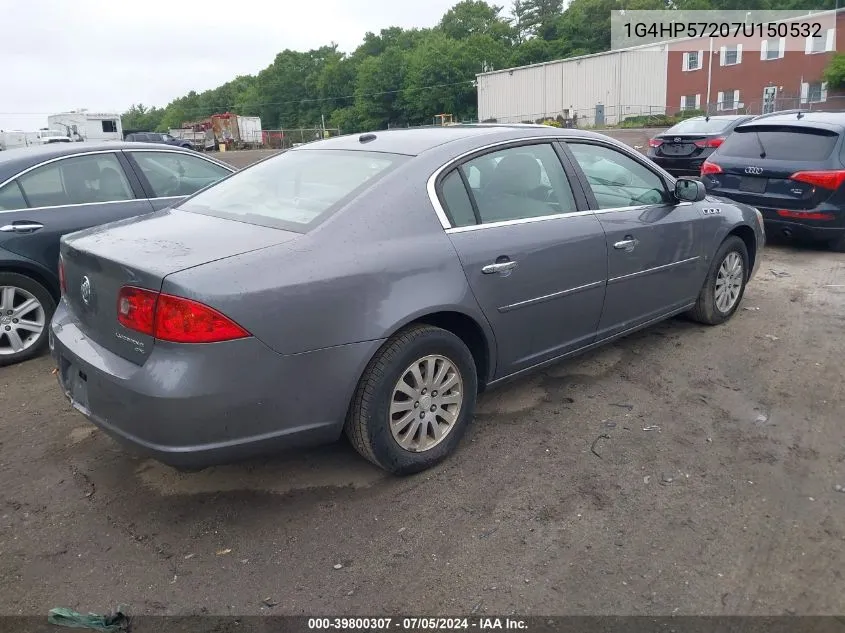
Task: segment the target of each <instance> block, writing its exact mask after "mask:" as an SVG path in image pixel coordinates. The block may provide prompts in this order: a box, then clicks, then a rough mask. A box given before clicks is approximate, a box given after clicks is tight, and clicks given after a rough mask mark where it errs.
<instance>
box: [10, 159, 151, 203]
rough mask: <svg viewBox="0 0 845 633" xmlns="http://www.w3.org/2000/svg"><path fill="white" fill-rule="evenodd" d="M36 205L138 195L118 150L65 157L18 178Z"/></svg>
mask: <svg viewBox="0 0 845 633" xmlns="http://www.w3.org/2000/svg"><path fill="white" fill-rule="evenodd" d="M18 182H19V183H20V186H21V189H22V190H23V192H24V194H25V195H26V198H27V200H29V204H30V206H33V207H53V206H63V205H67V204H96V203H98V202H114V201H118V200H131V199H133V198H134V197H135V196H134V194H133V193H132V187H131V186H130V185H129V181H128V180H127V179H126V174H125V173H124V171H123V167H121V165H120V162H119V161H118V160H117V157H116V156H115V155H114V154H111V153H109V154H91V155H88V156H74V157H73V158H64V159H62V160H57V161H55V162H52V163H48V164H47V165H44V166H43V167H38V168H36V169H33V170H32V171H30V172H27V173H26V174H24V175H23V176H21V177H20V178H18Z"/></svg>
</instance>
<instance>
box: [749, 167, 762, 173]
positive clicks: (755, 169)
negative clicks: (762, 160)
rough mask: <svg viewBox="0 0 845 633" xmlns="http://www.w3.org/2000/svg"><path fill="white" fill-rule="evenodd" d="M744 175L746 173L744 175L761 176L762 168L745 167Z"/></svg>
mask: <svg viewBox="0 0 845 633" xmlns="http://www.w3.org/2000/svg"><path fill="white" fill-rule="evenodd" d="M745 173H746V174H755V175H759V174H762V173H763V168H762V167H746V168H745Z"/></svg>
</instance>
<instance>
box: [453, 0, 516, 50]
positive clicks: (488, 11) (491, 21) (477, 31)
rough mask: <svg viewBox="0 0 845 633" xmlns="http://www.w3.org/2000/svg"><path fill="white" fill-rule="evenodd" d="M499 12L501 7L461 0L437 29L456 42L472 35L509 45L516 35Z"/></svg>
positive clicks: (474, 0)
mask: <svg viewBox="0 0 845 633" xmlns="http://www.w3.org/2000/svg"><path fill="white" fill-rule="evenodd" d="M501 12H502V7H500V6H497V5H492V4H487V3H486V2H483V1H482V0H462V1H461V2H459V3H458V4H456V5H455V6H454V7H452V8H451V9H449V10H448V11H447V12H446V13H445V15H444V16H443V18H442V19H441V20H440V24H439V25H438V28H439V29H440V30H441V31H443V33H444V34H445V35H446V36H448V37H451V38H454V39H456V40H463V39H466V38H468V37H470V36H472V35H489V36H490V37H491V38H493V39H494V40H498V41H501V42H504V43H507V44H510V43H511V42H512V41H513V40H514V39H515V36H516V33H515V31H514V29H513V27H511V25H510V20H507V19H505V18H503V17H501V16H500V14H501Z"/></svg>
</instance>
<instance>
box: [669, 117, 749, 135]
mask: <svg viewBox="0 0 845 633" xmlns="http://www.w3.org/2000/svg"><path fill="white" fill-rule="evenodd" d="M734 120H735V119H710V120H709V121H708V120H706V119H687V120H686V121H681V122H680V123H678V124H677V125H675V126H673V127H670V128H669V129H668V130H666V131H665V132H664V133H663V134H664V135H670V134H718V133H719V132H721V131H722V130H726V129H727V128H728V126H729V125H730V124H731V123H733V122H734Z"/></svg>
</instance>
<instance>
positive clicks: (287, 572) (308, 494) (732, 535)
mask: <svg viewBox="0 0 845 633" xmlns="http://www.w3.org/2000/svg"><path fill="white" fill-rule="evenodd" d="M629 134H630V133H629ZM641 136H642V137H643V139H645V138H647V137H648V136H647V134H645V133H641ZM626 140H629V139H626ZM629 142H632V143H634V144H639V143H638V142H637V141H636V140H629ZM244 154H245V153H244ZM251 154H252V155H253V157H254V153H251ZM235 156H236V154H234V153H233V154H231V155H227V156H225V158H227V159H230V160H233V162H234V159H235ZM237 157H238V159H244V158H246V156H244V155H242V154H240V153H238V154H237ZM773 271H774V272H773ZM742 306H743V307H742V308H741V309H740V311H739V312H738V313H737V315H736V317H735V318H734V319H733V320H732V321H730V322H729V323H728V324H726V325H724V326H721V327H715V328H706V327H702V326H698V325H695V324H692V323H690V322H687V321H685V320H683V319H673V320H671V321H668V322H665V323H663V324H661V325H658V326H656V327H653V328H650V329H648V330H645V331H643V332H641V333H638V334H635V335H632V336H630V337H628V338H625V339H623V340H621V341H619V342H617V343H616V344H613V345H611V346H609V347H606V348H604V349H601V350H598V351H595V352H593V353H590V354H587V355H584V356H582V357H580V358H577V359H575V360H572V361H570V362H567V363H564V364H561V365H558V366H554V367H551V368H549V369H548V370H546V371H544V372H541V373H538V374H534V375H532V376H530V377H527V378H525V379H524V380H522V381H520V382H516V383H513V384H511V385H510V386H507V387H503V388H502V389H500V390H497V391H493V392H491V393H489V394H486V395H485V396H483V397H482V400H481V403H480V407H479V414H478V416H477V419H476V422H475V424H474V426H473V427H472V429H471V430H470V432H469V433H468V434H467V437H466V440H465V441H464V443H463V444H462V447H461V449H460V450H459V451H458V453H457V454H456V455H454V456H453V458H452V459H450V460H449V461H448V462H446V463H445V464H443V465H441V466H440V467H438V468H436V469H434V470H433V471H429V472H427V473H424V474H422V475H419V476H416V477H411V478H403V479H397V478H391V477H388V476H385V475H384V474H382V473H381V472H380V471H378V470H376V469H374V468H372V467H370V466H369V465H368V464H367V463H366V462H364V461H363V460H361V459H359V458H358V457H357V455H356V454H355V453H354V451H353V450H352V448H351V447H350V446H349V445H348V444H346V443H345V442H342V443H340V444H338V445H335V446H330V447H326V448H322V449H319V450H314V451H310V452H307V453H298V454H295V455H287V456H281V457H277V458H273V459H266V460H259V461H253V462H249V463H247V464H240V465H236V466H228V467H222V468H216V469H210V470H207V471H203V472H200V473H194V474H180V473H177V472H175V471H173V470H171V469H169V468H167V467H164V466H161V465H159V464H157V463H155V462H152V461H149V460H146V459H143V458H138V457H134V456H131V455H129V454H127V453H126V452H124V450H123V449H122V448H120V447H118V446H117V445H116V444H114V443H113V442H112V441H111V440H109V439H108V438H107V437H105V436H104V435H103V434H102V433H101V432H99V431H97V430H96V429H95V428H94V427H93V426H91V425H90V424H88V423H87V422H86V421H85V420H84V419H83V418H82V417H81V416H79V415H78V414H76V413H75V412H73V411H71V410H70V407H69V405H68V404H67V403H66V402H65V400H64V398H63V397H62V396H61V395H60V394H59V391H58V388H57V387H56V384H55V377H54V376H53V375H51V370H52V364H51V362H50V360H49V359H48V358H40V359H36V360H34V361H30V362H28V363H24V364H21V365H18V366H13V367H7V368H3V369H0V445H1V446H2V450H0V505H2V508H0V613H2V614H40V615H46V613H47V611H48V610H49V609H50V608H51V607H55V606H68V607H71V608H75V609H78V610H82V611H89V610H90V611H97V612H104V611H107V610H109V609H112V608H114V607H115V606H117V605H118V604H127V605H129V607H130V610H131V612H132V613H136V614H137V613H149V614H187V613H209V614H221V615H226V614H261V613H264V614H269V613H273V614H279V613H285V614H288V613H290V614H341V613H343V614H360V615H374V614H385V613H405V614H414V615H431V614H435V613H450V614H458V613H469V612H472V611H474V612H477V613H479V614H484V613H489V614H506V613H510V612H513V611H515V612H517V613H520V614H544V615H545V614H654V615H657V614H678V615H680V614H774V615H779V614H782V613H798V614H842V613H845V581H843V573H845V493H842V492H838V491H837V490H836V489H835V486H837V485H840V486H845V425H843V422H842V417H843V416H842V413H843V407H842V396H843V383H844V382H845V381H843V377H845V376H843V369H842V367H843V365H842V358H843V355H845V339H843V336H842V330H843V326H845V255H841V254H835V253H830V252H827V251H824V250H814V249H812V248H801V247H791V246H783V245H773V246H770V247H769V248H768V249H767V250H766V252H765V255H764V260H763V263H762V266H761V268H760V272H759V273H758V277H757V278H756V279H755V280H753V281H752V283H751V284H750V285H749V287H748V291H747V293H746V297H745V299H744V302H743V304H742ZM338 565H341V567H340V568H339V569H338V568H337V566H338ZM265 599H269V600H268V602H266V603H265ZM268 604H271V605H274V606H272V607H269V606H267V605H268Z"/></svg>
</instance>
